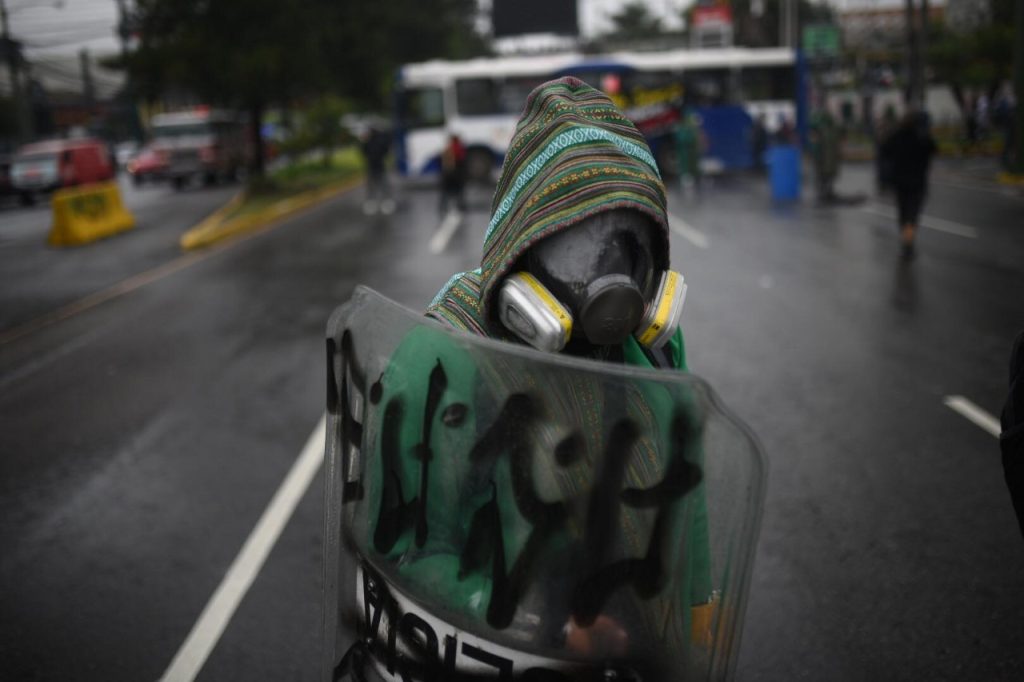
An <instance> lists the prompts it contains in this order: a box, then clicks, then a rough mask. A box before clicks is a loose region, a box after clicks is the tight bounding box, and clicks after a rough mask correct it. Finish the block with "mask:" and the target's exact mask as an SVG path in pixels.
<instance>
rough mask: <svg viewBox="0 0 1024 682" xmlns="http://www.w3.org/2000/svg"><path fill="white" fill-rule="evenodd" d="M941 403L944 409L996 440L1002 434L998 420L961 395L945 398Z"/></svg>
mask: <svg viewBox="0 0 1024 682" xmlns="http://www.w3.org/2000/svg"><path fill="white" fill-rule="evenodd" d="M943 402H944V403H945V404H946V407H948V408H950V409H951V410H953V411H954V412H957V413H958V414H960V416H962V417H965V418H967V419H969V420H970V421H972V422H974V423H975V424H976V425H977V426H980V427H981V428H983V429H984V430H986V431H988V432H989V433H990V434H992V435H993V436H995V437H996V438H999V434H1000V433H1002V428H1001V427H1000V426H999V420H998V419H996V418H995V417H993V416H992V415H990V414H989V413H988V412H986V411H985V410H983V409H981V408H980V407H978V406H977V405H975V404H974V403H972V402H971V401H970V400H968V399H967V398H965V397H963V396H961V395H950V396H946V399H945V400H944V401H943Z"/></svg>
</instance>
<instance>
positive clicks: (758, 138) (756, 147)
mask: <svg viewBox="0 0 1024 682" xmlns="http://www.w3.org/2000/svg"><path fill="white" fill-rule="evenodd" d="M767 149H768V129H767V128H766V127H765V124H764V114H758V115H757V116H756V117H754V123H753V125H752V126H751V128H750V153H751V154H752V155H753V157H754V170H756V171H758V172H762V171H764V153H765V151H767Z"/></svg>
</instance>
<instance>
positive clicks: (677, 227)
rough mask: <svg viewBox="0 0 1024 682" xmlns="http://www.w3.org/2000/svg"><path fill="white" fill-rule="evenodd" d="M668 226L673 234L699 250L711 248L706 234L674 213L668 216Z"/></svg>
mask: <svg viewBox="0 0 1024 682" xmlns="http://www.w3.org/2000/svg"><path fill="white" fill-rule="evenodd" d="M668 226H669V227H670V228H671V229H672V231H673V232H675V233H676V234H678V235H679V236H680V237H682V238H683V239H685V240H687V241H688V242H690V243H691V244H693V245H694V246H696V247H697V248H698V249H706V248H708V247H709V246H711V243H710V242H709V241H708V236H707V235H706V234H704V233H703V232H701V231H700V230H698V229H696V228H695V227H693V226H691V225H690V224H689V223H687V222H686V221H685V220H683V219H682V218H680V217H679V216H677V215H674V214H672V213H669V214H668Z"/></svg>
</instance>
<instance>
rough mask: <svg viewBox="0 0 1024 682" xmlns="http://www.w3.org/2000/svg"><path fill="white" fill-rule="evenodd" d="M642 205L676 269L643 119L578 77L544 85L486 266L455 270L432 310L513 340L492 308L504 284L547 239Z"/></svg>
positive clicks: (518, 145) (518, 143)
mask: <svg viewBox="0 0 1024 682" xmlns="http://www.w3.org/2000/svg"><path fill="white" fill-rule="evenodd" d="M613 209H634V210H637V211H640V212H642V213H644V214H646V215H648V216H650V217H651V218H652V219H653V220H654V222H655V224H657V225H658V226H659V227H660V234H661V238H662V240H663V244H662V245H661V246H662V248H658V249H656V254H657V257H658V258H660V259H661V260H660V262H658V263H656V266H657V267H658V268H659V269H665V268H667V267H668V221H667V215H666V212H665V211H666V208H665V188H664V185H663V184H662V181H661V177H660V175H659V173H658V168H657V164H656V162H655V160H654V157H653V156H652V155H651V151H650V148H649V147H648V146H647V142H646V141H645V140H644V138H643V136H642V135H641V134H640V132H639V131H638V130H637V129H636V126H634V125H633V123H632V122H631V121H630V120H629V119H627V118H626V117H625V116H624V115H623V114H622V112H621V111H619V110H618V109H617V108H616V107H615V105H614V104H613V103H612V102H611V100H609V99H608V97H607V96H605V95H604V94H603V93H601V92H600V91H598V90H595V89H594V88H592V87H590V86H589V85H587V84H586V83H584V82H583V81H581V80H579V79H576V78H571V77H567V78H561V79H558V80H554V81H550V82H548V83H545V84H544V85H541V86H540V87H538V88H537V89H535V90H534V91H533V92H532V93H530V96H529V97H528V98H527V100H526V107H525V109H524V111H523V114H522V116H521V117H520V119H519V123H518V124H517V126H516V132H515V134H514V135H513V137H512V141H511V143H510V144H509V149H508V153H507V155H506V157H505V163H504V165H503V166H502V169H501V178H500V180H499V181H498V186H497V189H496V190H495V193H494V200H493V202H492V205H491V220H490V223H489V224H488V226H487V234H486V237H485V239H484V253H483V259H482V261H481V265H480V268H479V269H477V270H474V271H472V272H468V273H461V274H459V275H456V276H455V277H453V278H452V279H451V280H450V281H449V282H448V284H447V285H446V286H445V287H444V288H443V289H442V290H441V291H440V292H439V293H438V295H437V297H436V298H435V299H434V301H433V303H431V305H430V307H429V308H428V310H427V314H428V315H430V316H432V317H435V318H438V319H441V320H443V321H446V322H448V323H450V324H452V325H453V326H455V327H457V328H460V329H465V330H468V331H472V332H475V333H478V334H484V335H487V336H497V337H501V338H505V334H504V333H503V332H502V330H501V328H500V324H499V323H498V322H497V321H496V320H495V319H494V317H493V316H492V314H491V304H492V301H493V299H494V296H495V295H496V294H497V292H498V287H499V285H500V283H501V281H502V278H504V277H505V275H507V274H508V273H509V271H510V270H511V268H512V267H513V266H514V264H515V263H516V261H518V260H519V258H520V257H521V256H522V255H523V253H524V252H525V251H526V250H527V249H529V248H530V246H532V245H533V244H535V243H536V242H537V241H539V240H541V239H543V238H545V237H547V236H549V235H551V234H554V233H555V232H558V231H560V230H564V229H566V228H568V227H571V226H572V225H574V224H576V223H578V222H580V221H581V220H583V219H585V218H588V217H590V216H592V215H595V214H597V213H601V212H603V211H609V210H613Z"/></svg>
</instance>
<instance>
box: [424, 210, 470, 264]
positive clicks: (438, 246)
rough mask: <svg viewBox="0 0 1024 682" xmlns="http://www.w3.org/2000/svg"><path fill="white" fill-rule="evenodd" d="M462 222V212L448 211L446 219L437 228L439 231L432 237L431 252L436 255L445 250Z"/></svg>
mask: <svg viewBox="0 0 1024 682" xmlns="http://www.w3.org/2000/svg"><path fill="white" fill-rule="evenodd" d="M461 224H462V214H461V213H459V212H458V211H448V213H446V214H445V216H444V220H442V221H441V225H440V226H439V227H438V228H437V232H435V233H434V236H433V237H431V239H430V253H433V254H435V255H436V254H439V253H441V252H442V251H444V250H445V247H447V246H448V242H449V241H450V240H451V238H452V237H453V236H454V235H455V232H456V230H458V229H459V225H461Z"/></svg>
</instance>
